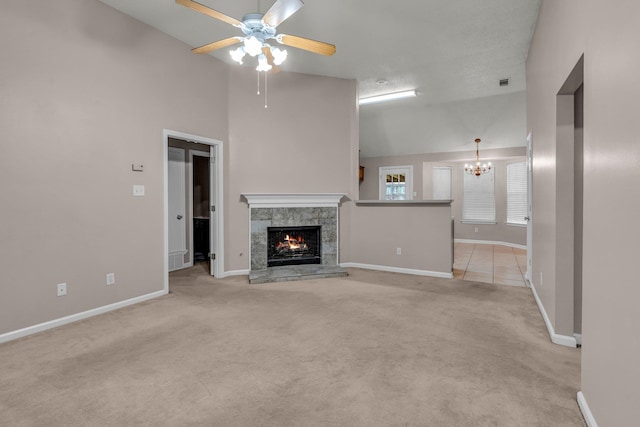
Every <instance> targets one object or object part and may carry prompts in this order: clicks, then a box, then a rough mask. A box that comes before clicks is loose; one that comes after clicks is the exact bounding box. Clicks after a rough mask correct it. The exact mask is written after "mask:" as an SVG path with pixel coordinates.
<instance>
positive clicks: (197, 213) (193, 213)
mask: <svg viewBox="0 0 640 427" xmlns="http://www.w3.org/2000/svg"><path fill="white" fill-rule="evenodd" d="M170 145H172V146H174V147H175V146H178V147H181V146H184V147H186V148H187V150H186V151H185V152H188V153H190V154H189V155H188V159H189V160H190V163H189V164H190V165H194V161H193V159H197V160H196V162H197V163H198V165H199V169H198V177H197V178H196V180H200V181H202V179H203V178H202V166H203V165H202V163H203V161H204V163H205V164H206V172H207V173H208V180H206V178H204V179H205V180H206V181H207V182H206V185H203V184H202V183H201V185H200V186H199V188H198V190H197V191H196V192H200V193H202V191H207V192H208V197H200V196H202V194H200V195H199V197H198V204H197V205H196V204H194V203H193V202H194V201H195V198H194V197H193V193H194V175H193V167H189V168H187V169H186V172H185V173H186V176H187V179H185V181H183V182H185V183H186V184H185V191H186V192H187V194H189V196H190V197H189V202H188V203H186V204H184V212H185V214H184V215H183V216H184V218H183V219H184V222H183V224H185V228H186V230H188V231H187V232H186V237H185V239H184V241H185V245H184V247H185V248H186V250H185V253H184V259H183V262H184V265H187V266H188V265H191V264H192V263H193V262H194V261H196V260H197V258H196V248H195V247H194V243H195V240H196V239H197V238H202V240H201V241H200V242H199V246H198V251H199V252H200V253H199V254H198V256H199V257H201V256H204V257H205V258H206V260H207V261H208V263H209V268H208V273H209V274H211V275H212V276H215V277H224V245H223V244H222V242H224V215H223V213H224V206H223V201H224V194H223V188H224V187H223V164H224V163H223V144H222V141H218V140H215V139H211V138H207V137H202V136H197V135H191V134H186V133H183V132H177V131H171V130H164V132H163V146H164V224H165V225H164V254H165V283H164V287H165V290H166V291H167V292H168V291H169V271H170V266H171V264H170V262H169V261H170V257H169V248H170V247H171V245H170V237H171V228H170V223H171V220H172V219H173V218H170V215H171V217H173V216H174V212H173V211H171V210H170V208H169V205H170V200H171V199H172V197H170V179H169V177H170V172H169V171H170V162H169V160H170V154H169V153H170V152H172V151H174V150H173V148H172V147H170ZM203 159H204V160H203ZM185 160H186V157H185ZM185 163H186V161H185ZM203 187H206V190H203ZM203 199H204V200H203ZM204 203H206V205H204ZM179 215H180V213H178V214H176V218H177V216H179ZM194 217H199V218H204V217H206V218H207V223H208V224H207V226H208V227H207V228H208V230H207V231H208V236H205V237H204V238H203V237H202V234H201V231H197V232H196V233H195V235H194V231H195V230H194ZM203 240H204V241H205V242H206V243H205V245H207V246H208V247H207V248H206V249H207V250H206V251H205V250H204V245H203V243H202V241H203Z"/></svg>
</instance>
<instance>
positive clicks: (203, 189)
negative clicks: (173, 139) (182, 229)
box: [189, 150, 212, 264]
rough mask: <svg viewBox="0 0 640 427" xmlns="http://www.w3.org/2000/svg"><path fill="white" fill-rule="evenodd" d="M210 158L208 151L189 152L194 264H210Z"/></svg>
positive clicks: (191, 236) (191, 238) (191, 240)
mask: <svg viewBox="0 0 640 427" xmlns="http://www.w3.org/2000/svg"><path fill="white" fill-rule="evenodd" d="M209 162H210V156H209V152H208V151H196V150H189V164H190V165H191V173H190V174H189V181H190V182H189V200H190V201H191V202H190V205H189V207H190V217H191V218H192V221H191V235H190V239H189V240H190V242H191V253H192V254H193V255H192V262H193V264H197V263H201V262H208V261H209V260H210V259H211V256H210V254H211V252H212V251H211V250H210V240H211V239H210V226H209V220H210V218H209V217H210V211H211V206H212V204H211V202H210V186H211V182H210V181H211V180H210V171H209Z"/></svg>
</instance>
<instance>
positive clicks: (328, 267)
mask: <svg viewBox="0 0 640 427" xmlns="http://www.w3.org/2000/svg"><path fill="white" fill-rule="evenodd" d="M243 197H244V198H245V199H246V200H247V202H248V203H249V234H250V239H249V245H250V251H249V254H250V261H249V266H250V271H249V282H250V283H270V282H282V281H289V280H301V279H303V278H319V277H342V276H346V275H347V272H346V270H345V269H344V268H342V267H340V266H339V265H338V259H339V258H338V249H339V248H340V245H339V242H338V237H339V234H340V233H339V229H338V222H339V221H338V212H339V210H338V205H339V203H340V200H341V199H342V198H343V197H344V194H270V193H263V194H253V193H252V194H246V193H245V194H243Z"/></svg>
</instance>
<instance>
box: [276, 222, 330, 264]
mask: <svg viewBox="0 0 640 427" xmlns="http://www.w3.org/2000/svg"><path fill="white" fill-rule="evenodd" d="M267 238H268V241H267V266H268V267H275V266H282V265H299V264H320V263H321V252H320V244H321V240H320V226H315V225H314V226H303V227H269V228H268V229H267Z"/></svg>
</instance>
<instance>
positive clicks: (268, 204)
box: [242, 193, 345, 208]
mask: <svg viewBox="0 0 640 427" xmlns="http://www.w3.org/2000/svg"><path fill="white" fill-rule="evenodd" d="M242 196H243V197H244V198H245V199H246V200H247V202H248V203H249V207H250V208H284V207H289V208H291V207H300V208H331V207H338V204H339V203H340V200H342V198H343V197H344V196H345V194H344V193H299V194H283V193H244V194H242Z"/></svg>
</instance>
